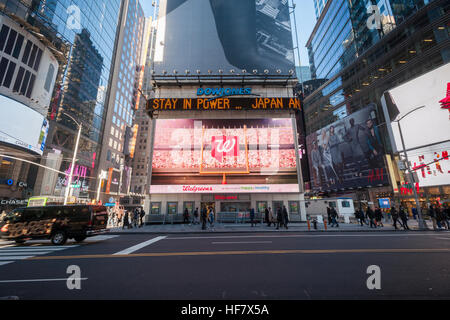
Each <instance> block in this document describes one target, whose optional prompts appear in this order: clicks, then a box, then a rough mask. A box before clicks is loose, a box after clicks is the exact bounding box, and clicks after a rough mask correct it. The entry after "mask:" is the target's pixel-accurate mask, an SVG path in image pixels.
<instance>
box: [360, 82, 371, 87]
mask: <svg viewBox="0 0 450 320" xmlns="http://www.w3.org/2000/svg"><path fill="white" fill-rule="evenodd" d="M362 85H363V86H368V85H370V83H367V82H364V83H363V84H362Z"/></svg>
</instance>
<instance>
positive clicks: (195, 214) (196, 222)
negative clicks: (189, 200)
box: [194, 208, 200, 224]
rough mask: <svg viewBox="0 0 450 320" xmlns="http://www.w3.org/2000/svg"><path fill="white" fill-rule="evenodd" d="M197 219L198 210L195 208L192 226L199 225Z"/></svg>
mask: <svg viewBox="0 0 450 320" xmlns="http://www.w3.org/2000/svg"><path fill="white" fill-rule="evenodd" d="M198 218H199V217H198V208H195V211H194V224H200V222H199V221H198V220H199V219H198Z"/></svg>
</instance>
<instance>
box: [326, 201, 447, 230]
mask: <svg viewBox="0 0 450 320" xmlns="http://www.w3.org/2000/svg"><path fill="white" fill-rule="evenodd" d="M424 211H425V212H423V215H424V216H428V217H429V218H430V219H431V221H432V223H433V230H441V229H446V230H450V207H449V206H448V204H444V205H442V206H441V205H440V204H431V205H430V206H429V208H428V210H424ZM355 218H356V220H357V221H358V222H359V223H360V224H361V226H364V225H368V226H370V227H371V228H381V227H384V224H383V221H385V222H392V226H393V227H394V228H395V230H398V229H400V228H403V229H404V230H410V228H409V226H408V221H409V220H410V217H409V215H408V212H407V209H406V207H405V206H404V205H403V204H401V205H400V206H398V209H397V206H395V205H394V206H392V208H391V209H390V210H389V211H386V212H383V210H381V208H380V207H376V209H375V211H374V210H372V208H371V207H370V206H369V207H368V208H367V210H366V212H365V213H364V211H363V210H362V209H357V210H356V211H355ZM412 218H413V219H414V220H417V218H418V214H417V209H416V208H413V209H412ZM328 220H329V222H330V223H331V219H330V214H328Z"/></svg>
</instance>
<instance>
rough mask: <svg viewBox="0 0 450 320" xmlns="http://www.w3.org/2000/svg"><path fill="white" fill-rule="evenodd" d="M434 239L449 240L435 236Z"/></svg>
mask: <svg viewBox="0 0 450 320" xmlns="http://www.w3.org/2000/svg"><path fill="white" fill-rule="evenodd" d="M435 239H439V240H450V238H440V237H436V238H435Z"/></svg>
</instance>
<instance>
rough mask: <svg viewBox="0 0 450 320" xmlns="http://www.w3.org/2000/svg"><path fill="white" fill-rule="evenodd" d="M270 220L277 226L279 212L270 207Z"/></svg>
mask: <svg viewBox="0 0 450 320" xmlns="http://www.w3.org/2000/svg"><path fill="white" fill-rule="evenodd" d="M269 215H270V222H271V223H273V226H274V227H276V226H277V213H276V212H275V211H273V210H272V208H269Z"/></svg>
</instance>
